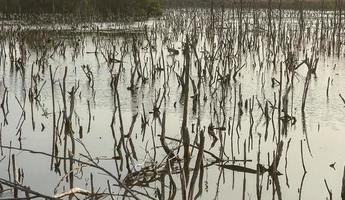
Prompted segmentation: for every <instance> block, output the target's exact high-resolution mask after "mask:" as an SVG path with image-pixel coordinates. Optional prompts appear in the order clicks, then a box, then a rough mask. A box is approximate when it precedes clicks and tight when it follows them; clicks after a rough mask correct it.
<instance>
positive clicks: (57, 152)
mask: <svg viewBox="0 0 345 200" xmlns="http://www.w3.org/2000/svg"><path fill="white" fill-rule="evenodd" d="M219 11H220V12H215V11H214V10H212V11H211V12H210V11H209V10H203V9H201V10H197V9H190V10H189V9H181V10H167V11H166V12H165V14H164V16H163V17H162V18H161V19H155V20H153V21H149V22H146V23H145V22H144V23H138V24H136V25H134V26H135V27H134V26H131V25H128V26H123V25H116V24H108V25H109V26H115V28H114V29H108V28H105V29H102V28H99V29H95V30H93V31H92V30H85V31H73V30H70V29H68V28H66V30H65V29H63V28H60V29H57V28H56V27H55V28H54V27H46V26H43V25H41V26H40V25H39V24H38V25H35V26H27V25H23V27H21V28H16V26H15V24H13V25H11V24H10V25H6V26H3V27H2V31H1V33H0V65H1V66H0V72H1V76H2V77H1V81H0V94H1V96H0V100H1V104H0V106H1V115H0V116H1V121H0V146H1V157H0V162H1V163H3V164H2V165H0V168H1V171H2V173H0V175H1V177H0V195H1V197H4V198H34V197H41V198H53V197H54V198H66V199H67V198H68V199H74V198H91V199H98V198H111V199H116V198H126V197H128V198H134V199H197V198H200V199H227V198H229V196H232V197H234V198H235V199H240V198H242V199H270V198H272V199H275V198H277V199H279V200H280V199H296V198H297V195H298V198H299V199H313V198H316V197H319V196H322V195H324V196H325V195H328V196H329V197H330V198H332V195H334V196H336V195H337V196H340V194H342V196H344V195H343V194H344V187H342V191H340V187H338V185H340V181H341V180H340V177H343V174H342V173H341V172H340V171H339V170H336V168H335V163H339V165H342V164H343V162H344V161H343V158H342V157H343V153H342V152H343V150H342V147H343V146H344V145H345V144H344V142H343V141H345V138H344V136H343V134H341V131H340V130H342V129H343V128H344V126H345V124H344V121H343V120H342V118H343V115H344V111H343V103H344V102H345V100H344V98H343V97H342V95H341V94H344V93H345V91H343V88H341V87H340V86H341V85H343V82H344V80H345V79H344V77H343V76H344V74H345V72H344V69H342V68H341V67H333V66H335V65H342V64H343V55H344V52H343V47H342V45H336V44H342V42H343V41H342V40H343V38H342V37H330V36H332V29H334V24H336V23H337V20H336V21H332V20H330V18H333V17H334V16H333V14H334V13H332V12H320V11H303V15H302V16H303V17H304V18H303V20H302V19H301V18H300V17H301V13H300V11H291V10H282V11H278V10H249V9H243V10H224V9H222V10H219ZM278 16H281V17H278ZM325 16H328V17H327V18H326V17H325ZM335 19H336V18H335ZM301 20H302V21H301ZM302 22H303V23H302ZM106 26H107V24H103V25H102V27H106ZM336 34H340V35H341V34H342V31H341V32H339V33H336ZM333 44H334V45H333ZM333 57H337V58H333ZM330 80H332V81H330ZM325 94H326V95H325ZM324 104H327V106H323V105H324ZM299 116H300V117H299ZM316 129H317V130H318V131H316ZM305 147H306V148H307V149H308V152H309V153H308V154H307V153H306V151H305V150H304V149H305ZM330 163H333V164H331V165H330ZM337 165H338V164H337ZM307 172H308V177H307ZM24 174H25V175H24ZM41 177H44V179H45V181H44V183H43V182H42V181H39V180H40V179H41ZM301 177H302V178H301ZM284 179H285V180H284ZM326 180H327V181H326ZM343 182H344V181H343ZM46 183H48V184H46ZM343 185H344V184H343ZM26 186H30V188H29V187H26ZM311 188H312V189H311ZM325 188H326V189H325ZM296 191H297V192H296Z"/></svg>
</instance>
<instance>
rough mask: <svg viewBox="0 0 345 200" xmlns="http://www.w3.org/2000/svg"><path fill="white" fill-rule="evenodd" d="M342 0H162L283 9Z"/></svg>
mask: <svg viewBox="0 0 345 200" xmlns="http://www.w3.org/2000/svg"><path fill="white" fill-rule="evenodd" d="M342 1H343V0H163V5H164V6H165V7H210V6H211V5H212V4H213V6H214V7H227V8H231V7H241V6H242V7H245V8H269V7H271V8H283V9H284V8H285V9H299V8H303V9H328V10H329V9H338V8H340V7H342V8H344V7H345V2H344V3H342Z"/></svg>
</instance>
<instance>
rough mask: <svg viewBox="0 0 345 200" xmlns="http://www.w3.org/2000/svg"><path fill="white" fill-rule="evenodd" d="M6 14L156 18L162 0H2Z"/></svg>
mask: <svg viewBox="0 0 345 200" xmlns="http://www.w3.org/2000/svg"><path fill="white" fill-rule="evenodd" d="M0 5H1V6H0V12H2V13H4V14H13V13H20V14H47V13H64V14H65V13H68V14H73V13H76V14H80V15H83V16H90V15H101V16H114V15H121V16H132V17H138V16H144V17H145V16H155V15H160V14H161V7H160V0H0Z"/></svg>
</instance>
